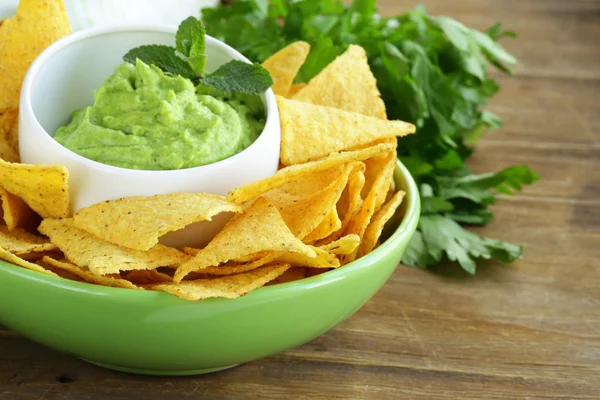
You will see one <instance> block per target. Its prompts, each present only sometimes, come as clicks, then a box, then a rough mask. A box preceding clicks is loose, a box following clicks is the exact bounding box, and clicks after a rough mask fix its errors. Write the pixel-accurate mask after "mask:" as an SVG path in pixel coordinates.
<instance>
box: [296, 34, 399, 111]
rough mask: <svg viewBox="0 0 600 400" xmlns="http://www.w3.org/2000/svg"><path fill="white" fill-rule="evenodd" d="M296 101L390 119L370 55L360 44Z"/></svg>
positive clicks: (317, 76)
mask: <svg viewBox="0 0 600 400" xmlns="http://www.w3.org/2000/svg"><path fill="white" fill-rule="evenodd" d="M293 99H294V100H298V101H305V102H308V103H313V104H319V105H322V106H329V107H335V108H339V109H342V110H346V111H351V112H355V113H359V114H363V115H369V116H372V117H375V118H380V119H387V117H386V113H385V104H384V103H383V100H382V99H381V94H380V93H379V90H378V89H377V80H376V79H375V77H374V76H373V72H372V71H371V68H370V67H369V63H368V62H367V54H366V53H365V50H364V49H363V48H362V47H360V46H357V45H350V47H349V48H348V50H346V51H345V52H344V54H342V55H340V56H338V57H337V58H336V59H335V60H333V61H332V62H331V63H330V64H329V65H328V66H326V67H325V68H324V69H323V70H322V71H321V72H319V74H318V75H316V76H315V77H314V78H313V79H311V80H310V82H309V83H308V85H306V87H305V88H304V89H302V90H300V91H299V92H298V93H296V94H295V95H294V97H293Z"/></svg>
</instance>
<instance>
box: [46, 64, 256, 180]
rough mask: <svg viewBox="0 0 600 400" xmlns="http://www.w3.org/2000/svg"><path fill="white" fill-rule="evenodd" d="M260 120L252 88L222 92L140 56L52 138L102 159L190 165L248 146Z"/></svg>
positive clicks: (135, 165)
mask: <svg viewBox="0 0 600 400" xmlns="http://www.w3.org/2000/svg"><path fill="white" fill-rule="evenodd" d="M264 125H265V112H264V108H263V105H262V102H261V100H260V97H259V96H258V95H247V94H246V95H244V94H237V93H236V94H227V93H223V92H219V91H217V90H216V89H213V88H209V87H206V86H203V85H201V84H200V85H198V86H197V87H195V86H194V84H193V83H192V81H190V80H189V79H187V78H184V77H182V76H179V75H177V76H167V75H165V74H164V73H163V71H161V70H160V69H159V68H157V67H155V66H154V65H147V64H145V63H144V62H142V61H140V60H139V59H138V60H137V61H136V64H135V65H133V64H130V63H127V62H126V63H123V64H121V65H119V66H118V67H116V68H115V71H114V73H113V74H112V75H111V76H109V77H108V78H107V79H106V80H105V81H104V83H103V84H102V85H101V86H100V87H99V88H97V89H96V90H95V91H94V105H93V106H89V107H86V108H84V109H83V110H79V111H76V112H74V113H73V116H72V120H71V122H69V123H68V124H67V125H65V126H63V127H61V128H59V129H58V130H57V131H56V134H55V135H54V139H56V141H57V142H58V143H60V144H62V145H63V146H64V147H66V148H67V149H70V150H72V151H73V152H75V153H77V154H79V155H81V156H83V157H86V158H89V159H91V160H94V161H98V162H101V163H104V164H109V165H113V166H116V167H123V168H129V169H140V170H175V169H182V168H191V167H197V166H200V165H206V164H210V163H214V162H217V161H219V160H223V159H225V158H228V157H231V156H233V155H234V154H237V153H239V152H241V151H242V150H244V149H245V148H247V147H248V146H250V145H251V144H252V143H253V142H254V141H255V140H256V139H257V138H258V136H259V135H260V133H261V132H262V130H263V128H264Z"/></svg>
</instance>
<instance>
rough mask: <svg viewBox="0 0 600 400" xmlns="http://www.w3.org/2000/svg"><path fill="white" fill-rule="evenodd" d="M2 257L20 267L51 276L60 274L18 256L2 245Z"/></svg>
mask: <svg viewBox="0 0 600 400" xmlns="http://www.w3.org/2000/svg"><path fill="white" fill-rule="evenodd" d="M0 259H1V260H4V261H8V262H9V263H13V264H15V265H18V266H20V267H23V268H26V269H28V270H31V271H35V272H40V273H42V274H46V275H50V276H58V275H57V274H55V273H54V272H52V271H49V270H47V269H45V268H44V267H42V266H40V265H37V264H34V263H31V262H29V261H26V260H23V259H22V258H21V257H19V256H16V255H14V254H12V253H10V252H8V251H6V250H4V249H3V248H2V247H0Z"/></svg>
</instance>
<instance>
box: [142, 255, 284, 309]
mask: <svg viewBox="0 0 600 400" xmlns="http://www.w3.org/2000/svg"><path fill="white" fill-rule="evenodd" d="M288 268H290V266H289V265H286V264H283V265H271V266H266V267H261V268H257V269H254V270H252V271H247V272H244V273H241V274H236V275H229V276H219V277H217V278H211V279H197V280H193V281H183V282H179V283H159V284H155V285H148V286H147V288H149V289H153V290H159V291H162V292H167V293H171V294H174V295H175V296H177V297H180V298H182V299H184V300H190V301H198V300H203V299H208V298H211V297H224V298H227V299H234V298H236V297H240V296H243V295H245V294H247V293H248V292H251V291H252V290H254V289H256V288H259V287H261V286H264V285H265V284H266V283H268V282H269V281H272V280H273V279H275V278H277V277H278V276H280V275H281V274H283V273H284V272H285V271H287V270H288Z"/></svg>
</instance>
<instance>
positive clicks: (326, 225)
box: [302, 207, 342, 243]
mask: <svg viewBox="0 0 600 400" xmlns="http://www.w3.org/2000/svg"><path fill="white" fill-rule="evenodd" d="M341 228H342V221H341V220H340V217H339V216H338V213H337V210H336V209H335V207H334V208H333V209H332V210H331V211H330V212H329V214H327V216H326V217H325V219H324V220H323V221H321V223H320V224H319V225H318V226H317V227H316V228H315V229H314V230H313V231H311V232H310V233H309V234H308V235H306V236H305V237H304V238H303V239H302V241H303V242H304V243H311V242H314V241H316V240H319V239H323V238H325V237H327V236H329V235H331V234H332V233H334V232H336V231H338V230H339V229H341Z"/></svg>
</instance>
